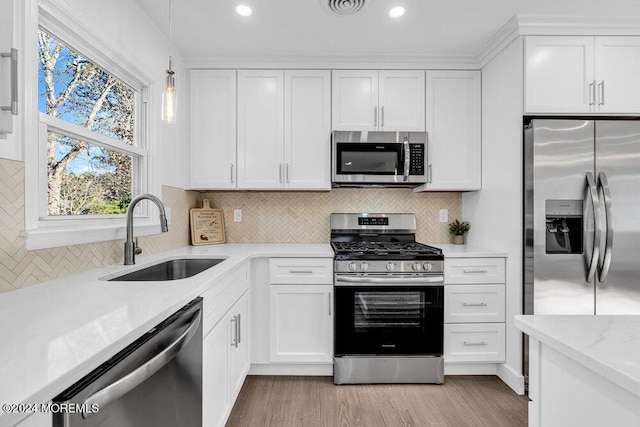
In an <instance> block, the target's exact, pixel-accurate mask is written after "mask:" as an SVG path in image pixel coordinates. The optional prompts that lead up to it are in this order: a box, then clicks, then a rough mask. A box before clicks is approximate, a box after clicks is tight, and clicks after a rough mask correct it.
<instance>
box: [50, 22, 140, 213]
mask: <svg viewBox="0 0 640 427" xmlns="http://www.w3.org/2000/svg"><path fill="white" fill-rule="evenodd" d="M38 60H39V61H38V109H39V111H40V113H41V114H42V115H43V117H41V120H40V121H41V123H43V124H44V125H45V126H46V153H47V154H46V158H47V162H46V167H47V175H46V176H47V215H48V216H60V215H112V214H123V213H126V210H127V207H128V205H129V202H130V201H131V198H132V197H131V196H132V191H133V188H132V182H133V177H134V176H135V172H136V170H137V169H138V168H139V163H140V161H141V160H142V157H143V156H142V155H141V153H140V152H139V151H138V150H135V149H133V147H134V142H135V140H136V139H135V136H136V135H135V132H134V113H135V110H136V108H135V107H136V106H135V103H136V99H137V98H138V94H136V92H135V91H134V90H133V89H132V88H130V87H128V86H127V85H126V84H125V83H124V82H122V81H121V80H119V79H118V78H116V77H114V76H113V75H111V74H109V73H108V72H106V71H105V70H104V69H102V68H100V67H98V66H96V65H95V64H94V63H93V62H91V61H90V60H88V59H87V58H85V57H83V56H82V55H80V54H78V53H77V52H75V51H74V50H72V49H70V48H69V47H68V46H66V45H65V44H63V43H62V42H60V41H59V40H57V39H56V38H55V37H54V36H52V35H51V34H49V33H47V32H45V31H43V30H39V31H38ZM44 115H46V117H44ZM78 127H82V128H84V129H83V132H79V129H78ZM85 129H86V130H85ZM79 133H82V135H79ZM41 138H42V139H44V137H41Z"/></svg>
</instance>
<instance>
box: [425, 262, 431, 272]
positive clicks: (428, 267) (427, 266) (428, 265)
mask: <svg viewBox="0 0 640 427" xmlns="http://www.w3.org/2000/svg"><path fill="white" fill-rule="evenodd" d="M424 269H425V270H427V271H431V270H433V264H431V263H430V262H425V263H424Z"/></svg>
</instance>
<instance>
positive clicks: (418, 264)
mask: <svg viewBox="0 0 640 427" xmlns="http://www.w3.org/2000/svg"><path fill="white" fill-rule="evenodd" d="M411 268H413V269H414V270H415V271H418V270H420V269H421V268H422V264H420V263H419V262H414V263H413V264H411Z"/></svg>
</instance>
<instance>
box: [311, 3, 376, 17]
mask: <svg viewBox="0 0 640 427" xmlns="http://www.w3.org/2000/svg"><path fill="white" fill-rule="evenodd" d="M320 3H321V4H322V5H323V6H324V7H325V9H327V10H328V11H329V12H331V13H334V14H336V15H352V14H354V13H356V12H359V11H361V10H362V9H364V7H365V6H366V5H367V4H369V0H320Z"/></svg>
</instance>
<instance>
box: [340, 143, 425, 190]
mask: <svg viewBox="0 0 640 427" xmlns="http://www.w3.org/2000/svg"><path fill="white" fill-rule="evenodd" d="M331 139H332V147H331V148H332V165H331V167H332V174H331V175H332V182H333V185H334V186H336V187H339V186H365V185H387V186H403V187H404V186H414V187H415V186H417V185H419V184H423V183H425V182H426V181H427V179H426V178H427V176H426V170H425V163H426V160H425V155H426V144H427V133H426V132H367V131H353V132H346V131H334V132H333V134H332V138H331Z"/></svg>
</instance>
